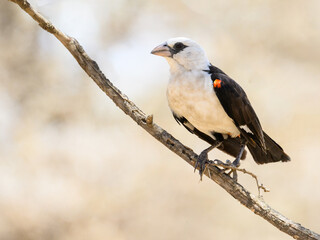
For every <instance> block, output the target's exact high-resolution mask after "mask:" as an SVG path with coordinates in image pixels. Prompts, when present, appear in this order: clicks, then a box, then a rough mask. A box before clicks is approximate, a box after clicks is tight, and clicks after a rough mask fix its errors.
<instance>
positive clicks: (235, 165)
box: [213, 158, 240, 182]
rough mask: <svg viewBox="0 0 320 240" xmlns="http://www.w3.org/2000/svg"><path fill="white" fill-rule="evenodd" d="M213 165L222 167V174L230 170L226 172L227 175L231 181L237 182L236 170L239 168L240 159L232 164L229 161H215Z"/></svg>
mask: <svg viewBox="0 0 320 240" xmlns="http://www.w3.org/2000/svg"><path fill="white" fill-rule="evenodd" d="M213 163H214V164H215V165H216V166H218V167H222V168H223V169H222V171H223V172H225V171H227V170H230V172H228V173H227V175H228V176H231V174H232V178H233V180H235V181H236V182H237V181H238V173H237V168H238V167H239V166H240V158H236V159H235V160H234V161H233V162H231V161H230V160H227V161H226V162H222V161H220V160H217V159H216V160H214V161H213Z"/></svg>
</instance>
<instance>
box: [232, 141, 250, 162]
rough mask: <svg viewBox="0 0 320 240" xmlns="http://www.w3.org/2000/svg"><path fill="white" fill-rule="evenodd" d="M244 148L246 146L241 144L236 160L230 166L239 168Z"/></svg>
mask: <svg viewBox="0 0 320 240" xmlns="http://www.w3.org/2000/svg"><path fill="white" fill-rule="evenodd" d="M245 147H246V144H241V149H240V152H239V154H238V156H237V157H236V159H235V160H234V161H233V162H232V164H231V165H232V166H234V167H240V159H241V157H242V154H243V151H244V148H245Z"/></svg>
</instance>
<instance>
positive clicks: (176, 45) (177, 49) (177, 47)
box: [173, 42, 187, 51]
mask: <svg viewBox="0 0 320 240" xmlns="http://www.w3.org/2000/svg"><path fill="white" fill-rule="evenodd" d="M185 47H187V46H186V45H184V44H183V43H182V42H177V43H176V44H174V46H173V48H174V49H175V50H176V51H179V50H182V49H184V48H185Z"/></svg>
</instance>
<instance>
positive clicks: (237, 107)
mask: <svg viewBox="0 0 320 240" xmlns="http://www.w3.org/2000/svg"><path fill="white" fill-rule="evenodd" d="M208 72H209V73H210V74H211V79H212V82H213V87H214V91H215V93H216V95H217V97H218V99H219V101H220V103H221V105H222V106H223V108H224V110H225V111H226V113H227V114H228V116H229V117H230V118H231V119H232V120H233V121H234V123H235V125H236V126H237V127H238V129H239V131H240V132H241V134H242V135H243V137H245V138H246V139H247V140H249V141H252V140H253V141H254V142H257V144H258V145H259V146H260V147H261V148H262V149H263V150H264V151H265V150H266V146H265V140H264V136H263V131H262V128H261V125H260V122H259V119H258V117H257V115H256V113H255V111H254V110H253V108H252V106H251V104H250V101H249V99H248V97H247V95H246V93H245V92H244V90H243V89H242V88H241V86H240V85H239V84H238V83H237V82H235V81H234V80H233V79H231V78H230V77H229V76H228V75H226V74H225V73H224V72H222V71H221V70H220V69H218V68H216V67H213V66H210V70H209V71H208ZM246 127H247V128H249V129H250V131H246V130H245V129H246Z"/></svg>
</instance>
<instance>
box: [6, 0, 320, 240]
mask: <svg viewBox="0 0 320 240" xmlns="http://www.w3.org/2000/svg"><path fill="white" fill-rule="evenodd" d="M10 1H11V2H14V3H16V4H18V5H19V6H20V7H21V8H22V9H23V10H24V11H25V12H26V13H28V14H29V15H30V16H31V17H32V18H33V19H34V20H35V21H36V22H37V23H38V24H39V25H40V27H42V28H43V29H44V30H46V31H48V32H49V33H51V34H53V35H54V36H55V37H56V38H57V39H58V40H59V41H60V42H61V43H62V44H63V45H64V46H65V47H66V48H67V49H68V50H69V52H70V53H71V54H72V55H73V57H74V58H75V59H76V60H77V61H78V63H79V65H80V66H81V67H82V69H83V70H84V71H85V72H86V73H87V74H88V75H89V76H90V77H91V78H92V79H93V81H94V82H95V83H96V84H97V85H98V86H99V87H100V88H101V90H102V91H103V92H105V93H106V94H107V95H108V97H110V98H111V99H112V100H113V102H114V103H115V104H116V105H117V106H118V107H119V108H120V109H121V110H122V111H123V112H124V113H125V114H127V115H129V116H130V117H131V118H132V119H133V120H134V121H135V122H136V123H138V124H139V125H140V126H141V127H142V128H143V129H145V130H146V131H147V132H148V133H150V134H151V135H152V136H153V137H155V138H156V139H157V140H158V141H159V142H161V143H162V144H163V145H165V146H166V147H167V148H169V149H170V150H171V151H173V152H174V153H176V154H177V155H179V156H180V157H181V158H182V159H184V160H185V161H186V162H187V163H189V164H190V165H192V166H195V162H196V159H197V155H196V154H195V153H194V152H193V151H192V150H191V149H190V148H188V147H186V146H184V145H183V144H182V143H180V142H179V141H178V140H177V139H175V138H174V137H173V136H172V135H171V134H169V133H168V132H166V131H165V130H164V129H162V128H161V127H159V126H158V125H157V124H155V123H153V118H152V116H146V114H144V113H143V112H142V111H141V110H140V109H139V108H138V107H137V106H136V105H135V104H134V103H133V102H131V101H130V100H129V99H128V97H127V96H125V95H124V94H123V93H121V91H120V90H119V89H117V88H116V87H115V86H113V84H112V83H111V82H110V81H109V80H108V79H107V78H106V77H105V76H104V74H103V73H102V72H101V71H100V69H99V66H98V64H97V63H96V62H95V61H93V60H92V59H91V58H90V57H89V56H88V55H87V53H86V52H85V51H84V50H83V48H82V46H81V45H80V44H79V43H78V42H77V40H76V39H74V38H72V37H69V36H67V35H65V34H64V33H62V32H61V31H60V30H58V29H57V28H56V27H55V26H54V25H53V24H52V23H51V22H49V21H48V20H47V19H45V18H44V17H43V16H42V15H40V14H39V13H38V12H36V11H35V10H34V9H33V8H32V7H31V5H30V4H29V2H28V1H25V0H10ZM207 169H208V170H207V171H206V172H205V175H206V176H208V177H209V178H211V179H212V180H213V181H215V182H216V183H217V184H218V185H219V186H221V187H222V188H223V189H225V190H226V191H227V192H228V193H229V194H230V195H231V196H233V197H234V198H235V199H237V200H238V201H239V202H240V203H241V204H243V205H244V206H246V207H247V208H248V209H250V210H251V211H253V212H254V213H255V214H257V215H259V216H261V217H262V218H264V219H265V220H267V221H268V222H270V223H271V224H272V225H274V226H275V227H277V228H278V229H279V230H281V231H283V232H285V233H287V234H289V235H290V236H292V237H293V238H295V239H308V240H309V239H310V240H311V239H313V240H316V239H318V240H319V239H320V235H319V234H317V233H315V232H313V231H311V230H309V229H307V228H305V227H303V226H301V225H300V224H299V223H296V222H293V221H292V220H290V219H288V218H286V217H285V216H283V215H281V214H280V213H279V212H277V211H276V210H274V209H272V208H271V207H270V206H269V205H268V204H266V203H265V202H264V201H263V200H262V199H260V198H258V197H256V196H255V195H253V194H251V193H250V192H249V191H247V190H246V189H245V188H244V187H243V186H241V185H240V184H239V183H236V182H235V181H234V180H233V179H232V178H230V177H229V176H228V175H226V174H225V173H223V171H221V170H220V169H219V168H217V167H215V166H208V167H207Z"/></svg>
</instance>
